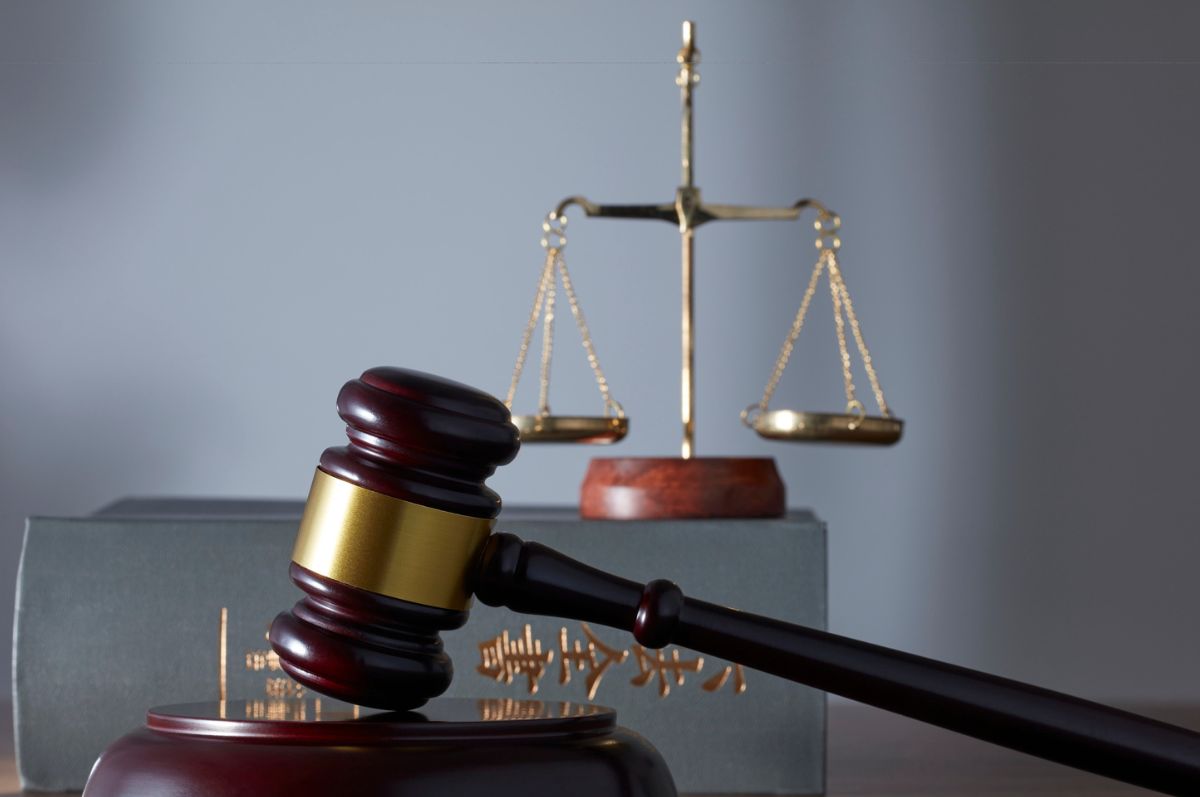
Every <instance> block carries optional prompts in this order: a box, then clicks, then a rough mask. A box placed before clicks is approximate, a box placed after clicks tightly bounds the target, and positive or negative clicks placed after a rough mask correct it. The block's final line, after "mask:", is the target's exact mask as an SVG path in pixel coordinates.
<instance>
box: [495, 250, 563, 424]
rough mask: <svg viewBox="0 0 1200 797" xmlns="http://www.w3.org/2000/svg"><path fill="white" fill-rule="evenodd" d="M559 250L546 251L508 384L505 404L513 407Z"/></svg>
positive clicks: (510, 407)
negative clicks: (531, 307)
mask: <svg viewBox="0 0 1200 797" xmlns="http://www.w3.org/2000/svg"><path fill="white" fill-rule="evenodd" d="M557 255H558V250H556V249H550V250H548V251H547V252H546V264H545V265H544V266H542V276H541V278H540V279H539V280H538V284H537V291H536V292H535V293H534V295H533V309H532V310H530V311H529V321H528V323H526V324H525V332H524V333H523V334H522V335H521V348H520V349H518V350H517V363H516V365H514V366H513V372H512V381H511V382H509V384H508V395H507V396H506V397H505V399H504V406H505V407H508V408H509V409H510V410H511V409H512V404H513V399H514V398H515V397H516V395H517V383H518V382H520V381H521V373H522V372H523V371H524V370H525V358H526V356H528V354H529V343H530V341H531V340H532V339H533V330H534V328H535V327H536V326H537V321H538V317H539V316H541V314H542V300H543V299H544V298H545V296H546V280H547V278H548V277H549V276H550V275H551V274H553V273H554V259H555V257H557Z"/></svg>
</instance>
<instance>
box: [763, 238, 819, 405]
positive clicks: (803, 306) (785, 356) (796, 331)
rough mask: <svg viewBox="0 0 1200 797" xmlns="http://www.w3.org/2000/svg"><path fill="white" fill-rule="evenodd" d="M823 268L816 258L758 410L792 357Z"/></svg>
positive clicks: (768, 397) (766, 400)
mask: <svg viewBox="0 0 1200 797" xmlns="http://www.w3.org/2000/svg"><path fill="white" fill-rule="evenodd" d="M824 270H825V258H824V257H820V258H817V264H816V265H815V266H813V271H812V276H811V277H809V278H808V287H807V288H805V290H804V298H803V299H801V300H800V309H799V310H797V311H796V317H795V319H793V320H792V329H791V331H790V332H788V335H787V337H786V338H784V340H783V345H782V346H780V347H779V356H778V357H776V358H775V369H774V370H773V371H772V372H771V378H770V379H768V380H767V386H766V388H765V389H764V390H763V396H762V399H761V400H760V401H759V402H758V410H759V412H766V411H767V405H768V404H770V403H771V398H772V397H773V396H774V395H775V389H776V388H777V387H779V380H780V379H781V378H782V377H783V371H784V369H785V368H787V364H788V360H790V359H791V357H792V349H793V347H795V345H796V339H797V338H799V337H800V330H801V329H803V328H804V319H805V318H806V317H807V316H808V306H809V304H811V303H812V299H813V295H814V294H815V293H816V292H817V282H818V281H819V280H820V279H821V272H822V271H824Z"/></svg>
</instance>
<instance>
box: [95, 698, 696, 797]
mask: <svg viewBox="0 0 1200 797" xmlns="http://www.w3.org/2000/svg"><path fill="white" fill-rule="evenodd" d="M323 702H324V703H325V705H324V706H323V705H322V703H323ZM335 705H336V706H338V708H333V706H335ZM83 793H84V797H151V796H153V797H161V795H166V794H169V795H172V797H201V795H203V797H274V795H279V797H284V795H286V796H287V797H317V795H321V797H327V795H332V794H352V795H355V797H375V796H376V795H380V796H382V795H388V797H400V796H401V795H403V796H404V797H418V796H419V797H424V795H430V796H431V797H432V796H433V795H456V796H457V797H530V796H531V795H561V794H571V795H578V796H579V797H675V785H674V782H673V781H672V780H671V774H670V772H669V771H668V770H667V765H666V763H665V762H664V761H663V759H662V757H661V756H660V755H659V754H658V751H656V750H655V749H654V748H653V747H651V746H650V745H649V744H648V743H647V742H646V740H645V739H643V738H642V737H640V736H638V735H637V734H635V733H633V732H632V731H628V730H626V729H624V728H620V727H618V726H617V724H616V712H614V711H613V710H612V709H609V708H603V707H601V706H593V705H578V704H572V703H543V702H541V701H538V700H511V699H492V700H466V699H448V698H441V699H438V700H434V701H431V702H430V703H429V704H427V705H426V706H424V707H423V708H421V709H418V710H416V711H409V712H388V711H378V710H375V709H367V708H363V709H356V708H354V707H347V706H345V704H340V703H334V702H332V701H328V700H325V699H323V698H314V697H305V698H291V699H268V700H232V701H223V702H216V701H214V702H210V703H192V704H187V705H178V706H165V707H160V708H156V709H152V710H151V711H150V712H149V714H148V715H147V717H146V726H145V727H144V728H142V729H140V730H137V731H134V732H133V733H130V734H128V735H127V736H125V737H123V738H121V739H119V740H118V741H116V742H114V743H113V744H112V745H111V746H110V747H109V748H108V749H107V750H105V751H104V754H103V755H101V756H100V759H99V760H98V761H97V762H96V766H95V767H94V768H93V769H92V774H91V777H90V778H88V783H87V787H86V788H85V789H84V792H83Z"/></svg>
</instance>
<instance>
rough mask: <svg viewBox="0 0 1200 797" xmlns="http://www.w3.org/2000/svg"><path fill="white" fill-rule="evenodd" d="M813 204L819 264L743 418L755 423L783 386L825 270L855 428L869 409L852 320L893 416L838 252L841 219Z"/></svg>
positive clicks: (879, 396)
mask: <svg viewBox="0 0 1200 797" xmlns="http://www.w3.org/2000/svg"><path fill="white" fill-rule="evenodd" d="M811 204H812V205H814V206H816V207H817V208H818V211H819V215H818V218H817V221H816V222H815V223H814V225H813V226H814V228H815V229H816V230H817V241H816V245H817V249H818V250H819V251H820V255H818V257H817V263H816V265H815V266H813V270H812V275H811V276H810V277H809V279H808V286H807V287H806V288H805V289H804V296H803V298H801V300H800V309H799V310H797V311H796V317H795V318H794V319H793V320H792V327H791V329H790V330H789V331H788V334H787V337H785V338H784V340H783V345H782V346H780V347H779V355H778V356H777V357H776V358H775V367H774V368H773V369H772V371H771V376H770V378H768V379H767V384H766V387H765V388H763V395H762V398H761V399H759V401H758V404H757V405H755V404H751V405H750V406H749V407H747V408H746V409H744V410H742V422H743V423H745V424H746V425H747V426H753V425H754V418H753V417H752V414H762V413H765V412H766V411H767V407H768V406H769V405H770V403H771V399H772V398H773V397H774V395H775V390H776V389H777V388H778V387H779V380H780V379H781V378H782V377H783V372H784V370H785V369H786V368H787V365H788V361H789V360H790V359H791V356H792V351H793V349H794V348H795V345H796V339H797V338H799V337H800V331H801V330H802V329H803V328H804V320H805V318H806V317H807V316H808V308H809V305H810V304H811V303H812V299H813V295H814V294H815V293H816V289H817V282H818V281H819V280H820V278H821V274H822V272H828V275H829V295H830V298H831V300H832V302H833V319H834V327H835V331H836V332H837V343H838V355H839V357H840V360H841V365H842V382H843V384H844V386H845V391H846V412H847V413H854V414H856V415H858V420H857V421H854V422H853V424H852V425H851V428H852V429H853V428H855V427H856V426H857V424H858V422H859V421H861V420H862V418H863V417H865V415H866V410H865V409H864V408H863V405H862V402H861V401H859V400H858V398H857V396H856V393H855V388H854V372H853V370H852V368H851V362H850V350H849V345H848V344H847V342H846V324H847V322H849V325H850V332H851V334H852V335H853V336H854V343H855V345H856V347H857V348H858V353H859V356H860V357H861V358H862V362H863V369H864V370H865V371H866V372H867V379H868V380H869V381H870V383H871V390H872V392H873V393H874V394H875V401H876V403H877V404H878V405H879V412H880V414H881V415H882V416H883V417H884V418H890V417H891V411H890V410H889V409H888V405H887V400H886V399H885V398H884V396H883V388H882V387H881V386H880V384H879V375H878V374H876V373H875V364H874V362H873V361H872V360H871V352H870V350H868V349H867V343H866V339H865V337H864V336H863V332H862V326H861V325H860V324H859V322H858V315H857V313H855V312H854V303H853V302H852V301H851V300H850V289H849V288H847V287H846V281H845V279H844V278H843V277H842V270H841V268H840V267H839V266H838V261H837V252H838V250H839V249H840V248H841V246H842V241H841V238H840V237H839V236H838V231H839V230H840V228H841V219H840V218H839V217H838V215H837V214H836V213H833V212H831V211H829V210H827V209H825V208H824V207H823V206H820V205H818V204H817V203H815V202H814V203H811Z"/></svg>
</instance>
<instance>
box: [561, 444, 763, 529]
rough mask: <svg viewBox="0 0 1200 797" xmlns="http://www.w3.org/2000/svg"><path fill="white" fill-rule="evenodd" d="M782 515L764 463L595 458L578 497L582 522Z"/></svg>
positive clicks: (756, 459)
mask: <svg viewBox="0 0 1200 797" xmlns="http://www.w3.org/2000/svg"><path fill="white" fill-rule="evenodd" d="M785 511H786V495H785V491H784V486H783V480H782V479H781V478H780V477H779V471H778V469H777V468H776V467H775V460H774V459H771V458H770V457H694V458H692V459H681V458H679V457H596V458H595V459H593V460H592V461H591V462H590V463H589V464H588V469H587V473H586V474H585V475H584V477H583V486H582V487H581V488H580V491H579V514H580V515H581V516H582V517H584V518H585V519H587V520H668V519H678V518H692V519H709V518H775V517H783V514H784V512H785Z"/></svg>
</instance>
